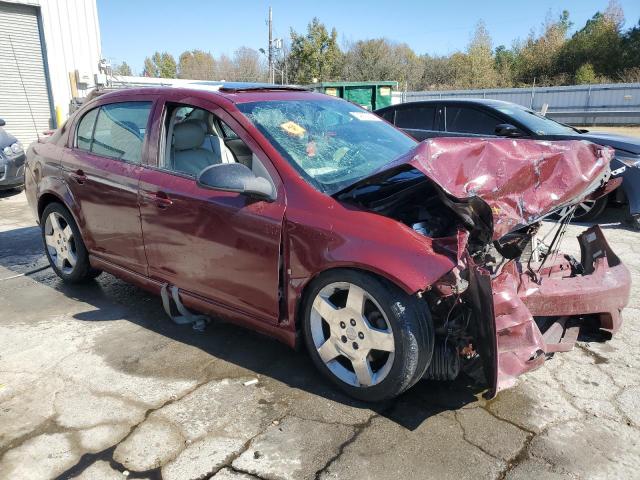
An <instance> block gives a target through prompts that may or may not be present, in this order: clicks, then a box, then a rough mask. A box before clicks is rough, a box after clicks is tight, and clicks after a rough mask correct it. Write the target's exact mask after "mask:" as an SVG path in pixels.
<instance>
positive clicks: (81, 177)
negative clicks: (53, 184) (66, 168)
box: [69, 169, 87, 185]
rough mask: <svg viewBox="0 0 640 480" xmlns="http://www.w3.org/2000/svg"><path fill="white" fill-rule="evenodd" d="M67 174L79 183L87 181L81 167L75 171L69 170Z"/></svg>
mask: <svg viewBox="0 0 640 480" xmlns="http://www.w3.org/2000/svg"><path fill="white" fill-rule="evenodd" d="M69 176H70V177H71V178H73V179H74V180H75V181H76V183H78V184H79V185H83V184H84V182H86V181H87V176H86V175H85V173H84V172H83V171H82V170H81V169H78V170H76V171H75V172H71V173H70V174H69Z"/></svg>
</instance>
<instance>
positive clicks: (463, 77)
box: [114, 0, 640, 91]
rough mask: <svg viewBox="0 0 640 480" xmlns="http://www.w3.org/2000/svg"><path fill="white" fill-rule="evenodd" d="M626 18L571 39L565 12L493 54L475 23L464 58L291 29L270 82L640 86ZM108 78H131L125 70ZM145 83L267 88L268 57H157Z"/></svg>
mask: <svg viewBox="0 0 640 480" xmlns="http://www.w3.org/2000/svg"><path fill="white" fill-rule="evenodd" d="M623 26H624V12H623V11H622V8H621V7H620V6H619V4H618V3H617V2H616V1H615V0H611V1H610V3H609V5H608V6H607V8H606V9H605V10H604V11H602V12H597V13H596V14H595V15H593V17H591V18H590V19H589V20H588V21H587V22H586V23H585V25H584V26H582V28H579V29H576V30H575V31H574V33H572V34H570V31H571V29H572V27H573V23H572V22H571V20H570V15H569V12H568V11H566V10H565V11H563V12H562V14H561V15H560V16H558V17H557V18H553V17H551V16H549V15H547V18H546V19H545V21H544V22H543V24H542V25H541V26H540V27H539V28H538V29H532V30H531V31H530V33H529V34H528V36H527V37H526V38H524V39H518V40H515V41H514V42H513V44H512V45H511V46H509V47H507V46H505V45H499V46H497V47H494V46H493V42H492V39H491V35H490V33H489V32H488V30H487V28H486V26H485V24H484V22H482V21H480V22H479V23H478V24H477V26H476V29H475V32H474V33H473V35H472V36H471V39H470V41H469V43H468V45H467V46H466V48H465V49H464V50H463V51H457V52H454V53H452V54H450V55H442V56H437V55H435V56H434V55H429V54H417V53H416V52H415V51H414V50H413V49H411V48H410V47H409V46H408V45H407V44H405V43H397V42H393V41H390V40H388V39H386V38H374V39H367V40H358V41H355V42H351V43H348V44H345V45H342V48H341V47H340V45H339V43H338V32H337V31H336V29H335V28H333V29H331V30H329V29H327V27H326V26H325V25H324V24H323V23H322V22H321V21H320V20H319V19H318V18H314V19H313V20H312V21H311V22H310V23H309V25H308V26H307V30H306V32H303V33H298V32H296V31H295V30H293V29H291V33H290V41H289V42H288V43H287V45H286V47H285V48H284V49H283V50H281V51H280V55H278V56H277V57H278V58H277V60H276V63H275V68H276V81H278V82H286V83H298V84H308V83H312V82H314V81H332V80H343V81H369V80H395V81H398V82H399V85H400V88H401V89H403V90H404V89H406V90H409V91H411V90H429V89H448V88H451V89H466V88H492V87H520V86H529V85H532V84H534V83H535V84H536V85H541V86H552V85H573V84H587V83H609V82H611V83H614V82H640V21H638V23H636V24H635V25H634V26H632V27H630V28H628V29H626V30H625V29H624V28H623ZM114 73H116V74H120V75H130V74H131V69H130V67H129V66H128V65H127V64H126V63H123V64H121V65H119V66H117V67H116V68H115V69H114ZM142 74H143V75H146V76H152V77H164V78H189V79H194V80H227V81H266V80H267V75H268V74H267V65H266V57H265V56H264V55H262V54H261V53H260V52H259V51H257V50H254V49H251V48H248V47H241V48H239V49H238V50H236V52H235V53H234V54H233V56H231V57H229V56H227V55H224V54H223V55H220V56H219V57H217V58H214V56H213V55H212V54H211V53H209V52H205V51H202V50H191V51H187V52H184V53H182V54H181V55H180V56H179V58H178V61H177V62H176V60H175V59H174V57H173V56H172V55H170V54H169V53H166V52H164V53H162V52H155V53H154V54H153V55H152V56H150V57H147V58H146V59H145V62H144V70H143V72H142Z"/></svg>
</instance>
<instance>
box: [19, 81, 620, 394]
mask: <svg viewBox="0 0 640 480" xmlns="http://www.w3.org/2000/svg"><path fill="white" fill-rule="evenodd" d="M610 157H611V151H610V150H608V149H606V148H603V147H599V146H596V145H593V144H590V143H587V142H576V141H573V142H572V141H566V142H554V143H553V144H552V143H548V142H541V141H533V140H520V141H517V140H507V139H492V140H479V139H465V138H448V139H445V138H443V139H435V140H429V141H426V142H423V143H421V144H417V143H416V142H415V141H414V140H412V139H411V138H409V137H408V136H406V135H405V134H403V133H402V132H400V131H399V130H396V129H395V128H394V127H392V126H391V125H389V124H387V123H386V122H383V121H381V120H380V119H378V118H377V117H376V116H374V115H373V114H371V113H369V112H367V111H365V110H363V109H361V108H359V107H358V106H355V105H353V104H351V103H348V102H345V101H342V100H339V99H335V98H332V97H328V96H324V95H320V94H317V93H311V92H306V91H300V90H297V89H289V88H283V87H275V86H265V85H256V86H249V85H230V84H226V85H223V86H216V87H207V86H200V87H198V88H196V87H194V88H189V89H184V88H162V89H151V88H148V89H137V90H126V91H120V92H113V93H109V94H106V95H102V96H100V97H98V98H96V99H94V100H92V101H91V102H89V103H88V104H87V105H85V106H83V108H82V109H80V110H79V111H78V112H76V113H75V114H74V115H73V117H72V118H71V119H70V120H69V121H68V122H67V124H66V125H65V127H64V128H63V129H61V130H59V131H58V132H57V133H56V134H55V135H54V136H52V137H51V139H49V140H48V141H47V142H45V143H37V144H35V145H34V146H32V147H31V148H30V150H29V152H28V161H27V170H26V187H27V196H28V199H29V202H30V204H31V207H32V208H33V210H34V212H35V214H36V215H37V218H38V219H39V222H40V225H41V229H42V238H43V242H44V245H45V249H46V253H47V256H48V258H49V261H50V263H51V266H52V268H53V269H54V270H55V272H56V273H57V274H58V275H59V276H60V277H61V278H62V279H63V280H65V281H69V282H78V281H83V280H88V279H91V278H93V277H95V276H96V275H98V274H100V272H101V271H107V272H110V273H112V274H114V275H116V276H119V277H121V278H123V279H125V280H127V281H130V282H132V283H135V284H137V285H139V286H141V287H143V288H145V289H148V290H150V291H152V292H155V293H157V294H161V296H162V298H163V303H164V305H165V309H166V310H167V312H168V313H169V314H170V315H171V316H172V317H173V318H174V320H176V321H178V322H179V323H193V324H194V327H197V328H201V327H203V326H204V325H205V324H206V320H205V318H204V317H203V316H202V315H198V314H195V313H192V312H193V311H197V312H202V313H204V314H206V315H211V316H215V317H222V318H227V319H229V320H231V321H234V322H236V323H239V324H242V325H245V326H247V327H249V328H252V329H255V330H258V331H260V332H262V333H266V334H268V335H270V336H273V337H275V338H277V339H279V340H281V341H283V342H285V343H287V344H289V345H290V346H292V347H295V346H296V345H298V344H302V343H304V344H305V345H306V347H307V349H308V351H309V354H310V356H311V358H312V360H313V362H314V363H315V364H316V366H317V367H318V368H319V369H320V371H321V372H322V373H323V374H324V375H326V376H327V377H328V378H329V379H330V380H331V381H332V382H333V383H334V384H335V385H337V386H338V387H339V388H341V389H342V390H344V391H346V392H347V393H348V394H350V395H352V396H354V397H357V398H360V399H364V400H369V401H377V400H383V399H387V398H391V397H394V396H396V395H398V394H400V393H402V392H403V391H405V390H406V389H408V388H409V387H411V386H412V385H413V384H415V383H416V382H417V381H419V380H420V379H422V378H430V379H437V380H452V379H454V378H456V376H457V375H459V374H460V372H462V371H465V370H473V371H474V372H477V371H478V370H480V371H482V372H483V374H484V375H483V376H484V379H485V380H486V383H487V386H488V388H489V395H495V393H496V392H497V391H499V390H500V389H503V388H506V387H508V386H510V385H511V384H512V383H513V381H514V379H515V377H516V376H518V375H520V374H521V373H523V372H526V371H529V370H532V369H534V368H536V367H538V366H540V365H541V364H542V363H543V362H544V360H545V359H546V358H548V357H549V356H550V355H552V354H553V353H555V352H560V351H565V350H568V349H570V348H571V347H572V346H573V344H574V343H575V341H576V339H577V335H578V333H579V332H580V331H581V330H594V331H598V332H606V333H607V334H612V333H614V332H615V331H616V330H618V329H619V327H620V324H621V310H622V309H623V307H624V306H625V305H626V304H627V301H628V297H629V290H630V275H629V272H628V270H627V269H626V267H625V266H624V265H623V264H622V263H621V262H620V260H619V258H618V257H617V256H616V255H615V254H614V253H613V251H612V250H611V248H610V247H609V246H608V245H607V242H606V240H605V239H604V237H603V235H602V232H601V231H600V229H599V228H598V227H592V228H590V229H588V230H586V231H585V232H584V233H583V234H581V235H580V236H579V238H578V241H579V243H580V247H581V251H582V254H581V258H580V259H575V258H573V257H571V256H569V255H565V254H562V253H561V252H559V251H558V245H559V241H560V239H561V238H562V235H563V233H564V230H565V227H566V225H567V224H568V222H569V221H570V220H571V218H570V217H571V212H572V209H573V206H575V205H576V204H579V202H580V201H582V200H584V199H586V198H597V197H598V196H599V195H604V194H606V193H607V192H608V191H609V190H611V189H612V188H615V186H617V185H614V184H615V181H610V179H609V175H610V172H609V167H608V165H609V160H610ZM559 211H562V212H563V215H564V217H562V218H561V219H560V220H558V221H557V225H556V229H555V232H552V233H553V234H552V235H551V236H547V237H546V240H545V239H542V238H540V237H541V236H540V235H539V232H538V230H539V227H540V224H541V221H542V220H543V219H544V218H545V217H547V216H550V215H553V214H555V213H557V212H559ZM566 212H568V213H566ZM479 366H480V367H481V368H480V369H479V368H478V367H479Z"/></svg>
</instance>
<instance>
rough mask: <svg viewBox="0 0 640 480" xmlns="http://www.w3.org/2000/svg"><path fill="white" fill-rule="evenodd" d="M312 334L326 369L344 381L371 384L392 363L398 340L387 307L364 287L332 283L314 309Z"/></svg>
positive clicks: (383, 374) (315, 301) (361, 384)
mask: <svg viewBox="0 0 640 480" xmlns="http://www.w3.org/2000/svg"><path fill="white" fill-rule="evenodd" d="M310 327H311V336H312V339H313V343H314V345H315V348H316V350H317V352H318V355H319V356H320V358H321V359H322V361H323V362H324V364H325V365H326V366H327V368H328V369H329V370H330V371H331V372H332V373H333V374H334V375H335V376H336V377H337V378H339V379H340V380H342V381H343V382H345V383H347V384H349V385H352V386H355V387H370V386H373V385H376V384H378V383H380V382H382V381H383V380H384V378H385V377H386V376H387V375H388V373H389V371H390V370H391V367H392V365H393V359H394V352H395V341H394V336H393V331H392V329H391V326H390V324H389V321H388V319H387V316H386V314H385V313H384V310H383V309H382V308H381V307H380V305H379V304H378V303H377V302H376V300H375V299H374V298H373V297H372V296H371V295H370V294H369V293H368V292H367V291H366V290H364V289H363V288H361V287H359V286H358V285H355V284H353V283H348V282H336V283H330V284H328V285H327V286H325V287H324V288H323V289H322V290H320V292H319V293H318V294H317V295H316V297H315V299H314V301H313V305H312V308H311V318H310Z"/></svg>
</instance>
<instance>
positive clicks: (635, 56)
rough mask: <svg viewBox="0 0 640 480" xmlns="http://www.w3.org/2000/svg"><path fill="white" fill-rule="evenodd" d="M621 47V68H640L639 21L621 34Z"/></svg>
mask: <svg viewBox="0 0 640 480" xmlns="http://www.w3.org/2000/svg"><path fill="white" fill-rule="evenodd" d="M621 49H622V59H621V61H622V66H623V68H624V69H625V70H630V69H640V21H638V24H637V25H635V26H634V27H633V28H630V29H629V30H627V32H625V34H624V35H623V36H622V46H621ZM636 81H637V80H636Z"/></svg>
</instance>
